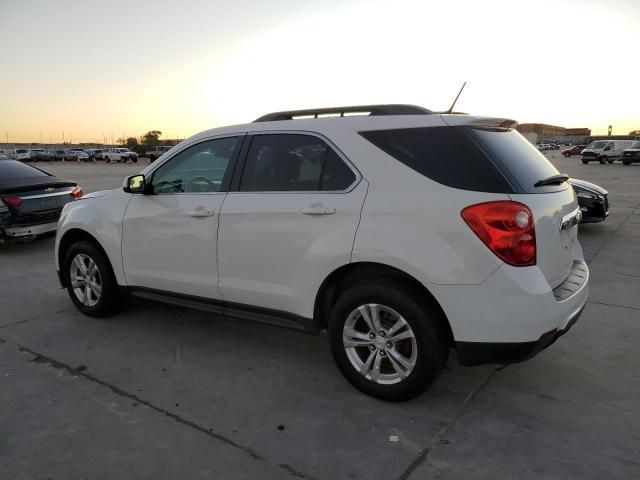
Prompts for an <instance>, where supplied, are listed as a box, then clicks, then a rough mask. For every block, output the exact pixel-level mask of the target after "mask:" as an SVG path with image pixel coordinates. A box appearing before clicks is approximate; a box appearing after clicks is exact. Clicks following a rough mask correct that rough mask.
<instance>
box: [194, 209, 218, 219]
mask: <svg viewBox="0 0 640 480" xmlns="http://www.w3.org/2000/svg"><path fill="white" fill-rule="evenodd" d="M189 216H190V217H195V218H203V217H213V210H206V209H204V208H196V209H195V210H194V211H193V212H189Z"/></svg>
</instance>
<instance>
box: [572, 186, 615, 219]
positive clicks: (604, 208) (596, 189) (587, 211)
mask: <svg viewBox="0 0 640 480" xmlns="http://www.w3.org/2000/svg"><path fill="white" fill-rule="evenodd" d="M569 182H570V183H571V186H572V187H573V190H574V191H575V192H576V196H577V197H578V206H579V207H580V211H581V212H582V220H581V221H580V223H597V222H602V221H604V220H605V219H606V218H607V217H608V216H609V192H607V191H606V190H605V189H604V188H602V187H600V186H598V185H596V184H595V183H591V182H586V181H584V180H579V179H577V178H570V179H569Z"/></svg>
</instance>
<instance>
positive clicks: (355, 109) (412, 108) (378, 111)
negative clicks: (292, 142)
mask: <svg viewBox="0 0 640 480" xmlns="http://www.w3.org/2000/svg"><path fill="white" fill-rule="evenodd" d="M345 113H352V114H358V113H360V114H362V115H370V116H379V115H431V114H432V113H433V112H432V111H431V110H427V109H426V108H423V107H418V106H416V105H402V104H390V105H360V106H351V107H331V108H311V109H308V110H289V111H284V112H274V113H268V114H266V115H263V116H262V117H260V118H258V119H256V120H254V123H255V122H273V121H275V120H294V119H295V118H296V117H313V118H318V116H319V115H338V116H340V117H344V116H345Z"/></svg>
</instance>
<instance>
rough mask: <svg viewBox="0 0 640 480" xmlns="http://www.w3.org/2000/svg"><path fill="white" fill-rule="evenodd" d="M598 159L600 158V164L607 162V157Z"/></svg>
mask: <svg viewBox="0 0 640 480" xmlns="http://www.w3.org/2000/svg"><path fill="white" fill-rule="evenodd" d="M598 160H600V165H604V164H605V163H607V157H600V158H599V159H598Z"/></svg>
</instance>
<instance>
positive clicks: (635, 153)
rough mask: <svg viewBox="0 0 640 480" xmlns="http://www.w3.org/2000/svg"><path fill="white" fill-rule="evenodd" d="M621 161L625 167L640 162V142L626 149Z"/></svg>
mask: <svg viewBox="0 0 640 480" xmlns="http://www.w3.org/2000/svg"><path fill="white" fill-rule="evenodd" d="M620 159H621V160H622V163H623V164H624V165H631V164H632V163H635V162H640V142H634V143H633V144H632V145H631V147H629V148H625V149H624V150H623V151H622V157H621V158H620Z"/></svg>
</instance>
